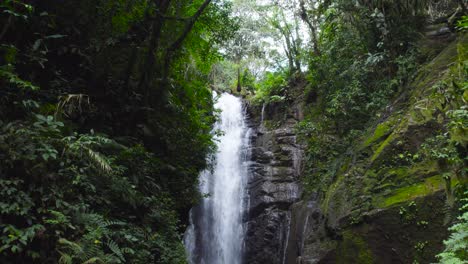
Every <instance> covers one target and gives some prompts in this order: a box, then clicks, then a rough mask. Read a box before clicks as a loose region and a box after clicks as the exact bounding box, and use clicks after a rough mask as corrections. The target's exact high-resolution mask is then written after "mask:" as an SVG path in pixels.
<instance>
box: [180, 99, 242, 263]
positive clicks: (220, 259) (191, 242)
mask: <svg viewBox="0 0 468 264" xmlns="http://www.w3.org/2000/svg"><path fill="white" fill-rule="evenodd" d="M215 108H217V109H220V110H221V115H220V120H219V121H218V122H217V124H216V126H215V131H218V130H221V132H222V134H221V135H219V136H217V140H218V141H217V146H218V149H217V153H216V154H215V155H214V157H213V160H212V162H213V166H212V170H207V171H204V172H203V173H202V174H201V175H200V180H201V183H200V190H201V192H202V193H207V194H209V196H208V197H207V198H205V199H203V201H202V203H201V205H200V206H198V207H196V208H194V209H193V210H192V212H191V213H190V217H191V225H190V227H189V228H188V230H187V232H186V234H185V239H184V240H185V246H186V248H187V251H188V254H189V259H190V263H192V264H241V263H242V246H243V238H244V228H243V224H242V215H243V212H244V209H245V201H246V199H245V198H246V197H245V185H246V183H247V162H248V159H249V157H248V144H249V138H250V136H249V130H248V128H247V125H246V121H245V114H244V110H243V107H242V101H241V100H240V99H239V98H237V97H235V96H233V95H230V94H227V93H225V94H222V95H221V96H220V97H219V99H218V101H217V103H216V104H215Z"/></svg>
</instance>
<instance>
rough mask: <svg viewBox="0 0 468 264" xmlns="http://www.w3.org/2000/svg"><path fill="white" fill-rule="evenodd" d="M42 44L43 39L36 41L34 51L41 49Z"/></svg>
mask: <svg viewBox="0 0 468 264" xmlns="http://www.w3.org/2000/svg"><path fill="white" fill-rule="evenodd" d="M41 43H42V39H38V40H36V41H35V42H34V45H33V47H32V49H33V50H34V51H36V50H37V49H39V47H40V46H41Z"/></svg>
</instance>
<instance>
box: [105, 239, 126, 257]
mask: <svg viewBox="0 0 468 264" xmlns="http://www.w3.org/2000/svg"><path fill="white" fill-rule="evenodd" d="M107 246H108V247H109V249H110V250H111V251H112V252H113V253H114V254H115V256H117V258H118V259H119V260H120V261H123V262H125V257H124V255H123V253H122V250H120V247H119V245H117V243H115V241H113V240H111V239H109V241H108V242H107Z"/></svg>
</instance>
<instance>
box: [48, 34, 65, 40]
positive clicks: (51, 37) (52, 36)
mask: <svg viewBox="0 0 468 264" xmlns="http://www.w3.org/2000/svg"><path fill="white" fill-rule="evenodd" d="M66 36H67V35H60V34H55V35H50V36H47V37H45V38H46V39H59V38H64V37H66Z"/></svg>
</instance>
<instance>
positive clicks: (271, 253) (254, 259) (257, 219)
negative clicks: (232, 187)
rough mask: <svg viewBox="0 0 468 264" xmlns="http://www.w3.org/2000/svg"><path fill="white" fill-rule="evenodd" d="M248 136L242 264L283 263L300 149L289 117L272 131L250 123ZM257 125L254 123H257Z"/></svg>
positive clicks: (295, 196) (297, 196)
mask: <svg viewBox="0 0 468 264" xmlns="http://www.w3.org/2000/svg"><path fill="white" fill-rule="evenodd" d="M251 121H252V122H251V123H252V127H253V128H256V131H255V132H254V133H252V142H251V146H252V149H251V155H252V164H251V166H250V179H249V183H248V187H247V188H248V193H249V203H250V206H249V208H250V209H249V211H248V213H247V219H246V220H247V223H246V225H247V234H246V238H245V263H249V264H267V263H268V264H277V263H285V257H286V255H285V253H286V248H287V243H288V236H289V225H290V220H291V212H290V207H291V205H292V204H293V203H295V202H297V201H298V200H299V199H300V196H301V188H300V184H299V175H300V170H301V163H302V152H303V147H302V146H301V145H300V144H298V143H297V138H296V136H295V133H294V127H295V125H296V123H297V120H296V119H295V118H294V116H289V117H287V118H286V119H285V120H282V121H281V122H279V123H281V125H279V126H278V127H276V128H272V127H269V128H267V127H266V126H265V123H266V124H268V122H265V123H264V124H259V123H260V122H256V121H255V120H251ZM257 121H258V120H257Z"/></svg>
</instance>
